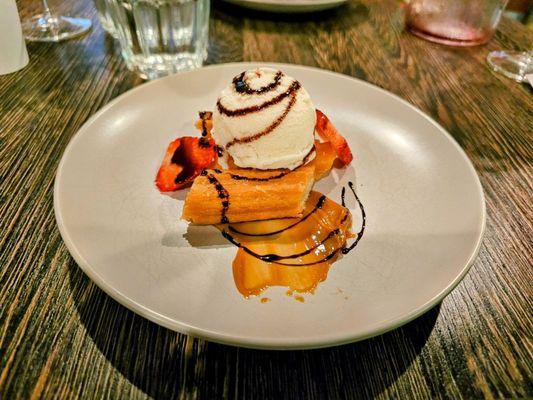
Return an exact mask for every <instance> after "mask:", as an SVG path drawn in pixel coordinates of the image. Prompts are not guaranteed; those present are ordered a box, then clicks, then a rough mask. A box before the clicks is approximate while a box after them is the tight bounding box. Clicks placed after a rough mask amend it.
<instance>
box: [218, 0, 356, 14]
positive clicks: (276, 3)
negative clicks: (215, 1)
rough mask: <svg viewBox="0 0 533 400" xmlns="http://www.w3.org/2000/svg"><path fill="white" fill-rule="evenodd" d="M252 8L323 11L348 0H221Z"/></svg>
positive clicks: (285, 10)
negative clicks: (288, 1) (290, 0)
mask: <svg viewBox="0 0 533 400" xmlns="http://www.w3.org/2000/svg"><path fill="white" fill-rule="evenodd" d="M223 1H225V2H227V3H231V4H235V5H238V6H240V7H245V8H248V9H252V10H259V11H266V12H272V13H295V14H296V13H300V12H301V13H306V12H315V11H323V10H328V9H331V8H335V7H338V6H340V5H342V4H344V3H346V2H348V0H298V1H297V2H296V3H287V1H286V0H223Z"/></svg>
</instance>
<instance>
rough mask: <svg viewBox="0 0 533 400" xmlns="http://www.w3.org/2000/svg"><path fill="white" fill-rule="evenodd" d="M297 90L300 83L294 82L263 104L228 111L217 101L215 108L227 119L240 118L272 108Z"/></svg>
mask: <svg viewBox="0 0 533 400" xmlns="http://www.w3.org/2000/svg"><path fill="white" fill-rule="evenodd" d="M298 89H300V82H298V81H294V82H293V83H291V84H290V86H289V87H288V88H287V90H285V91H284V92H281V93H280V94H278V95H277V96H275V97H273V98H271V99H270V100H267V101H265V102H264V103H261V104H257V105H254V106H249V107H243V108H237V109H235V110H230V109H229V108H226V107H225V106H224V105H223V104H222V102H221V101H220V99H219V100H218V101H217V108H218V111H219V112H220V113H221V114H224V115H227V116H228V117H240V116H242V115H246V114H251V113H254V112H258V111H261V110H264V109H265V108H267V107H270V106H273V105H274V104H278V103H279V102H280V101H282V100H283V99H285V98H286V97H289V96H291V95H293V94H294V93H295V92H296V91H298Z"/></svg>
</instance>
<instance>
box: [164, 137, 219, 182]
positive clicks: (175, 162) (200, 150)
mask: <svg viewBox="0 0 533 400" xmlns="http://www.w3.org/2000/svg"><path fill="white" fill-rule="evenodd" d="M217 159H218V157H217V152H216V150H215V141H214V140H213V139H206V138H197V137H190V136H184V137H181V138H177V139H176V140H174V141H173V142H171V143H170V144H169V145H168V148H167V152H166V154H165V157H164V158H163V162H162V163H161V167H159V171H158V172H157V176H156V178H155V183H156V185H157V187H158V188H159V190H161V191H162V192H171V191H173V190H178V189H182V188H184V187H185V186H187V185H188V184H190V183H191V182H192V181H193V180H194V178H196V177H197V176H198V175H200V173H201V172H202V171H203V170H204V169H206V168H210V167H212V166H214V165H215V164H216V162H217Z"/></svg>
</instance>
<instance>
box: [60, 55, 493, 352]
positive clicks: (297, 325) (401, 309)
mask: <svg viewBox="0 0 533 400" xmlns="http://www.w3.org/2000/svg"><path fill="white" fill-rule="evenodd" d="M257 65H260V64H244V63H237V64H226V65H216V66H211V67H207V68H202V69H200V70H197V71H193V72H189V73H183V74H178V75H174V76H170V77H167V78H164V79H160V80H156V81H153V82H150V83H146V84H144V85H142V86H140V87H137V88H135V89H133V90H131V91H129V92H127V93H125V94H123V95H122V96H120V97H118V98H117V99H115V100H113V101H112V102H111V103H109V104H108V105H106V106H105V107H104V108H102V109H101V110H100V111H99V112H98V113H96V114H95V115H94V116H93V117H92V118H91V119H89V120H88V121H87V122H86V123H85V125H84V126H83V127H82V128H81V129H80V131H79V132H78V133H77V134H76V135H75V137H74V138H73V139H72V141H71V142H70V144H69V146H68V147H67V149H66V151H65V154H64V156H63V159H62V160H61V163H60V165H59V169H58V171H57V176H56V181H55V188H54V207H55V213H56V218H57V223H58V226H59V229H60V231H61V235H62V237H63V239H64V241H65V243H66V245H67V247H68V249H69V250H70V253H71V254H72V256H73V257H74V259H75V260H76V262H77V263H78V264H79V266H80V267H81V268H82V269H83V271H84V272H85V273H86V274H87V275H88V276H89V277H90V278H91V279H92V280H93V281H94V282H96V284H97V285H98V286H99V287H100V288H102V289H103V290H104V291H105V292H107V293H108V294H109V295H110V296H112V297H113V298H114V299H116V300H117V301H119V302H120V303H122V304H123V305H124V306H126V307H128V308H130V309H131V310H133V311H135V312H137V313H138V314H140V315H142V316H144V317H146V318H148V319H150V320H152V321H154V322H156V323H158V324H161V325H163V326H165V327H167V328H170V329H173V330H176V331H179V332H182V333H186V334H190V335H194V336H198V337H203V338H207V339H209V340H213V341H217V342H222V343H228V344H234V345H241V346H247V347H258V348H283V349H287V348H312V347H323V346H331V345H336V344H340V343H345V342H351V341H356V340H361V339H364V338H368V337H370V336H373V335H377V334H380V333H383V332H385V331H387V330H390V329H393V328H395V327H398V326H400V325H402V324H404V323H406V322H408V321H410V320H412V319H414V318H416V317H417V316H419V315H421V314H422V313H424V312H425V311H427V310H429V309H430V308H431V307H433V306H434V305H435V304H437V303H438V302H439V301H440V300H442V298H443V297H444V296H445V295H446V294H448V293H449V292H450V291H451V290H452V289H453V288H454V287H455V285H457V283H459V281H460V280H461V279H462V277H463V276H464V275H465V274H466V272H467V270H468V268H469V266H470V264H471V263H472V261H473V260H474V258H475V256H476V253H477V251H478V249H479V246H480V243H481V238H482V233H483V229H484V224H485V206H484V198H483V191H482V188H481V185H480V183H479V180H478V177H477V175H476V172H475V171H474V168H473V167H472V165H471V163H470V162H469V160H468V158H467V157H466V156H465V154H464V152H463V151H462V150H461V148H460V147H459V146H458V145H457V143H456V142H455V141H454V140H453V139H452V138H451V136H450V135H449V134H448V133H447V132H446V131H445V130H444V129H443V128H441V127H440V126H439V125H438V124H436V123H435V122H434V121H432V120H431V119H430V118H428V117H427V116H425V115H424V114H422V113H421V112H420V111H418V110H417V109H416V108H414V107H413V106H411V105H409V104H408V103H406V102H405V101H403V100H401V99H400V98H398V97H396V96H394V95H392V94H390V93H388V92H386V91H384V90H382V89H379V88H377V87H375V86H372V85H370V84H368V83H365V82H362V81H359V80H356V79H353V78H350V77H347V76H344V75H339V74H335V73H332V72H327V71H323V70H318V69H314V68H308V67H301V66H294V65H275V64H274V65H273V66H274V67H277V68H280V69H282V70H283V71H285V72H286V73H287V74H288V75H291V76H293V77H295V78H296V79H298V80H299V81H300V82H301V83H302V84H303V85H304V87H305V88H306V89H307V91H308V92H309V93H310V94H311V97H312V98H313V100H314V103H315V105H316V106H317V107H319V108H321V109H322V110H323V111H324V112H325V113H326V114H327V115H329V116H330V118H331V119H332V121H333V123H334V124H335V125H336V126H337V128H338V129H339V130H340V131H341V132H342V133H343V134H344V135H345V137H346V138H347V140H348V142H349V144H350V147H351V148H352V150H353V152H354V154H355V157H356V158H355V160H354V162H353V163H352V165H351V166H350V167H349V168H348V169H346V170H336V171H335V172H334V173H332V174H331V175H330V176H329V177H328V178H327V179H325V180H324V181H320V182H319V183H318V185H317V186H316V187H315V189H316V190H318V191H321V192H323V193H325V194H327V195H328V196H329V197H331V198H332V199H334V200H337V201H338V200H339V197H340V191H341V186H342V185H343V184H344V185H345V184H346V183H347V182H348V181H353V182H355V183H356V188H357V192H358V194H359V196H360V198H361V200H362V201H363V203H364V205H365V207H366V211H367V229H366V233H365V236H364V237H363V239H362V240H361V242H360V244H359V246H358V247H357V248H356V249H355V250H354V251H353V252H351V253H350V254H348V255H347V256H344V257H343V258H342V259H341V260H339V261H337V262H336V263H334V264H333V266H332V268H331V270H330V271H329V276H328V279H327V280H326V281H325V282H323V283H322V284H321V285H320V286H319V287H318V289H317V291H316V293H315V294H314V295H306V296H305V302H304V303H300V302H298V301H295V300H294V298H291V297H289V296H287V295H285V289H283V288H281V287H274V288H270V289H268V290H267V292H266V294H265V295H266V296H268V297H269V298H270V299H271V301H270V302H268V303H264V304H263V303H261V302H260V301H259V298H257V297H255V298H251V299H248V300H247V299H244V298H243V297H242V296H241V295H240V294H239V293H238V291H237V290H236V288H235V285H234V281H233V275H232V267H231V265H232V260H233V258H234V256H235V254H236V248H235V247H233V246H232V245H230V244H229V243H227V242H226V241H225V240H224V239H223V238H222V237H221V236H220V234H219V233H218V231H217V230H215V229H214V228H211V227H207V228H191V227H189V226H188V224H187V223H185V222H184V221H181V220H180V219H179V216H180V215H181V207H182V205H183V199H184V197H185V193H184V192H183V191H182V192H178V193H177V195H174V196H173V197H171V196H168V195H163V194H161V193H160V192H159V191H158V190H157V189H156V187H155V186H154V177H155V174H156V171H157V169H158V166H159V163H160V161H161V158H162V156H163V154H164V151H165V149H166V146H167V145H168V143H169V142H170V141H171V140H172V139H174V138H175V137H177V136H179V135H184V134H193V133H196V131H195V129H194V128H193V127H192V126H193V124H194V122H195V120H196V116H197V111H198V110H206V109H212V108H213V106H214V104H215V101H216V97H217V94H218V93H219V91H220V90H221V89H222V88H223V87H224V86H225V85H227V84H228V82H229V81H230V80H231V78H232V77H233V76H234V75H236V74H238V73H240V72H241V71H243V70H245V69H248V68H251V67H252V66H257ZM269 65H272V64H269ZM353 206H354V207H355V205H354V204H353ZM352 214H353V215H354V216H357V215H358V212H357V210H356V209H355V208H354V209H353V211H352Z"/></svg>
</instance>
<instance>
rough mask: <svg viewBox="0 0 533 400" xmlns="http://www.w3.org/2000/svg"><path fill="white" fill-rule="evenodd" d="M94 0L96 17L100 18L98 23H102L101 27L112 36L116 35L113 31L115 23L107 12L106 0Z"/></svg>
mask: <svg viewBox="0 0 533 400" xmlns="http://www.w3.org/2000/svg"><path fill="white" fill-rule="evenodd" d="M93 1H94V7H95V8H96V13H97V14H98V19H99V20H100V24H102V28H104V30H105V31H106V32H107V33H109V34H110V35H111V36H113V37H114V38H116V37H117V33H116V31H115V24H114V23H113V20H112V19H111V15H110V13H109V10H108V7H107V3H106V0H93Z"/></svg>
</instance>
